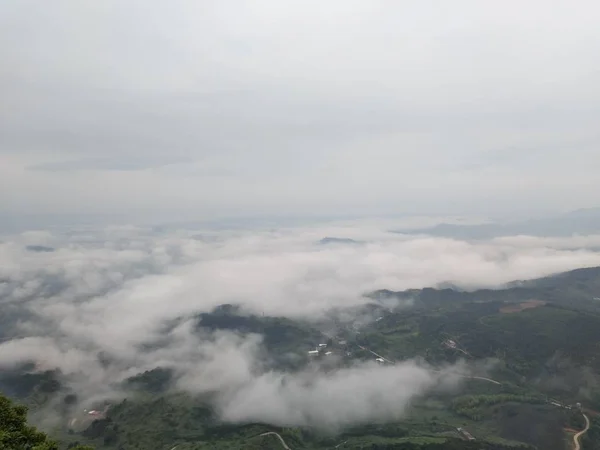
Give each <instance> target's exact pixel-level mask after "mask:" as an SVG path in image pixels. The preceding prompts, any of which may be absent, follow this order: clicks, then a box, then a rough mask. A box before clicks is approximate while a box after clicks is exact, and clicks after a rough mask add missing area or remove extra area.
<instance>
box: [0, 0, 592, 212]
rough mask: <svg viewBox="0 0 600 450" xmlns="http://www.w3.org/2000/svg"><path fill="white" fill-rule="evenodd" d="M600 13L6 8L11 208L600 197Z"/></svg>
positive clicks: (582, 203) (416, 205)
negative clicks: (598, 194)
mask: <svg viewBox="0 0 600 450" xmlns="http://www.w3.org/2000/svg"><path fill="white" fill-rule="evenodd" d="M599 21H600V4H598V2H595V1H588V0H581V1H579V2H578V3H577V5H576V7H575V6H574V5H573V3H572V2H567V1H551V2H548V1H541V0H530V1H527V2H522V1H514V0H508V1H503V2H481V1H475V0H469V1H468V0H455V1H453V2H446V1H431V0H418V1H387V0H371V1H356V0H331V1H328V2H321V1H314V0H303V1H293V0H291V1H286V2H280V1H275V0H255V1H241V0H240V1H233V0H225V1H184V0H173V1H169V2H160V1H156V0H143V1H141V0H105V1H102V2H93V1H78V0H72V1H65V0H57V1H53V2H47V1H43V0H37V1H32V0H6V1H3V2H2V4H1V5H0V56H1V59H2V65H1V67H0V97H1V98H2V102H1V103H0V211H2V213H3V214H4V215H8V216H27V215H31V214H42V215H44V214H45V215H56V216H64V217H71V216H73V215H74V214H79V215H82V214H83V215H86V214H87V215H116V216H125V215H126V216H128V217H134V218H135V217H142V216H144V217H145V216H149V215H152V216H153V217H160V218H169V217H195V218H216V217H232V216H239V217H242V216H261V215H265V216H268V215H271V216H272V215H299V216H302V215H342V214H351V215H357V216H361V215H364V216H369V215H389V214H434V213H435V214H483V215H494V214H497V215H511V214H517V213H521V214H522V213H524V212H527V213H532V214H535V213H538V212H545V211H564V210H569V209H575V208H581V207H593V206H598V204H597V194H596V193H597V192H598V191H599V188H600V177H598V176H597V172H598V170H599V169H600V152H599V151H598V149H597V146H598V144H599V143H600V131H598V126H597V125H598V118H599V117H600V85H599V84H598V82H597V80H598V76H599V75H600V74H599V69H600V28H599V27H598V26H597V24H598V22H599Z"/></svg>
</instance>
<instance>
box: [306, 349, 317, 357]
mask: <svg viewBox="0 0 600 450" xmlns="http://www.w3.org/2000/svg"><path fill="white" fill-rule="evenodd" d="M308 354H309V355H311V356H316V355H318V354H319V350H309V351H308Z"/></svg>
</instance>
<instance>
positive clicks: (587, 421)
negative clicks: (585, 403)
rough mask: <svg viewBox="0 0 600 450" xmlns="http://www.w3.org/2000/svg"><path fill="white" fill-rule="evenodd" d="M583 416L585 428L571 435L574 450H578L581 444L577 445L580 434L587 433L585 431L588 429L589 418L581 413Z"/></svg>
mask: <svg viewBox="0 0 600 450" xmlns="http://www.w3.org/2000/svg"><path fill="white" fill-rule="evenodd" d="M583 418H584V419H585V428H584V429H583V430H581V431H580V432H579V433H577V434H576V435H575V436H573V443H574V444H575V447H573V448H574V449H575V450H580V449H581V446H580V445H579V438H580V437H581V436H583V435H584V434H585V433H587V431H588V430H589V429H590V419H588V416H586V415H585V414H584V415H583Z"/></svg>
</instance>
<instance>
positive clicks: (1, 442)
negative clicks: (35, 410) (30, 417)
mask: <svg viewBox="0 0 600 450" xmlns="http://www.w3.org/2000/svg"><path fill="white" fill-rule="evenodd" d="M0 449H11V450H58V444H57V443H56V442H54V441H53V440H51V439H50V438H48V436H47V435H46V433H43V432H41V431H38V430H37V429H36V428H35V427H33V426H30V425H28V424H27V408H26V407H25V406H21V405H15V404H13V402H11V401H10V400H9V399H8V398H6V397H4V396H3V395H1V394H0ZM73 450H93V449H92V448H91V447H82V446H77V447H74V448H73Z"/></svg>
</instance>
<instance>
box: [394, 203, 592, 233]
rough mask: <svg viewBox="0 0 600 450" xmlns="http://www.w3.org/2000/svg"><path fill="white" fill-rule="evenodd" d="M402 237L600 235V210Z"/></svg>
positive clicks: (421, 230)
mask: <svg viewBox="0 0 600 450" xmlns="http://www.w3.org/2000/svg"><path fill="white" fill-rule="evenodd" d="M397 232H398V233H402V234H428V235H431V236H441V237H450V238H457V239H488V238H493V237H501V236H515V235H523V234H525V235H533V236H571V235H573V234H583V235H585V234H595V233H600V208H590V209H579V210H576V211H572V212H569V213H566V214H561V215H558V216H554V217H545V218H539V219H530V220H525V221H520V222H512V223H486V224H479V225H456V224H449V223H441V224H439V225H436V226H434V227H429V228H417V229H412V230H408V231H397Z"/></svg>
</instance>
